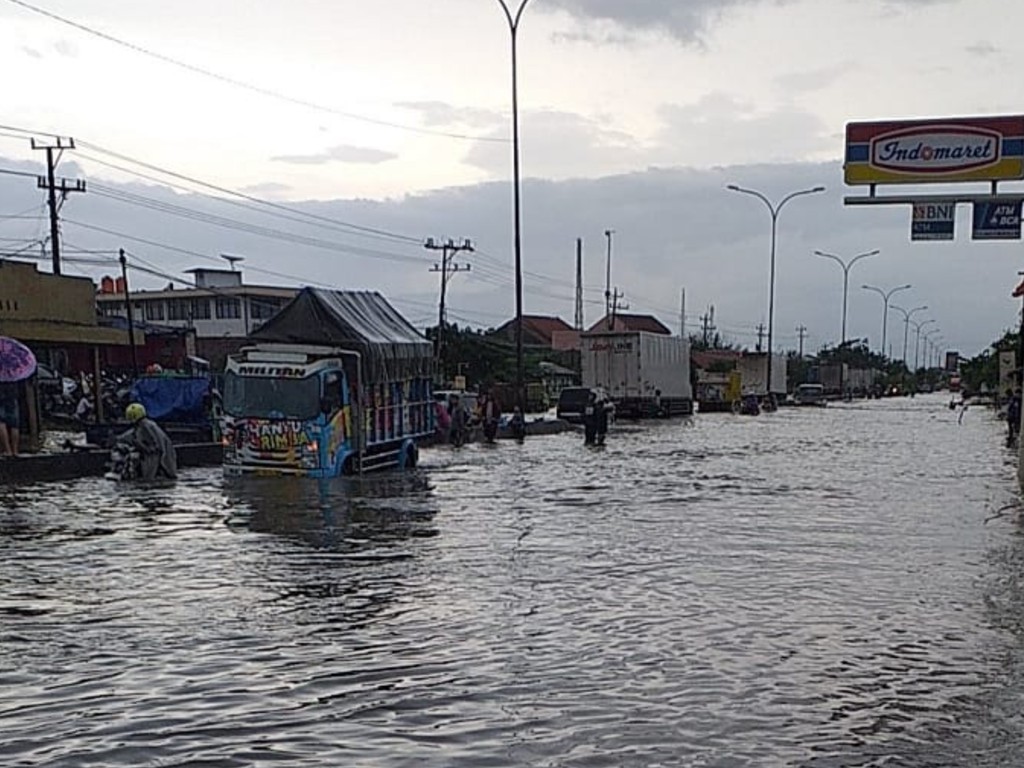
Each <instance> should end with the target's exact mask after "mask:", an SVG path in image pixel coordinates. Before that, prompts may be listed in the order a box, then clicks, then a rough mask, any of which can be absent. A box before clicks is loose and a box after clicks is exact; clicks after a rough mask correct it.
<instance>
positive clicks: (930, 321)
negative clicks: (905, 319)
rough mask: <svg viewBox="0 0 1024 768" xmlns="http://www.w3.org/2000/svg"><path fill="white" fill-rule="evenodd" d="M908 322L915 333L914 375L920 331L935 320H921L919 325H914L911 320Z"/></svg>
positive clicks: (919, 343) (919, 344)
mask: <svg viewBox="0 0 1024 768" xmlns="http://www.w3.org/2000/svg"><path fill="white" fill-rule="evenodd" d="M910 322H911V323H912V324H913V326H914V329H915V330H916V331H917V337H916V338H915V339H914V373H915V374H916V373H917V351H918V348H919V347H920V346H921V329H922V328H924V327H925V326H926V325H931V324H932V323H934V322H937V321H936V320H935V318H929V319H928V320H922V321H921V322H920V323H915V322H914V321H913V320H911V321H910Z"/></svg>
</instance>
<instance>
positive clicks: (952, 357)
mask: <svg viewBox="0 0 1024 768" xmlns="http://www.w3.org/2000/svg"><path fill="white" fill-rule="evenodd" d="M946 370H947V371H948V372H949V373H956V372H957V371H958V370H960V353H959V352H947V353H946Z"/></svg>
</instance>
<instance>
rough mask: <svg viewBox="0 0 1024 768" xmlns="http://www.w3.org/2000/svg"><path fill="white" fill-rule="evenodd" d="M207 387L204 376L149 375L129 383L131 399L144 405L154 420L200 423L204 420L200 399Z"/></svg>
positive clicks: (204, 411)
mask: <svg viewBox="0 0 1024 768" xmlns="http://www.w3.org/2000/svg"><path fill="white" fill-rule="evenodd" d="M209 391H210V380H209V379H208V378H205V377H204V378H186V377H177V376H166V377H165V376H152V377H145V378H141V379H139V380H138V381H136V382H135V383H134V384H132V400H133V401H134V402H137V403H142V404H143V405H144V406H145V407H146V414H147V415H148V416H149V417H150V418H151V419H155V420H156V421H173V422H176V423H180V424H200V423H205V422H206V420H207V416H206V409H205V408H204V407H203V400H204V399H205V397H206V394H207V392H209Z"/></svg>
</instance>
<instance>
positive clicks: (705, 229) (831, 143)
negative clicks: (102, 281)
mask: <svg viewBox="0 0 1024 768" xmlns="http://www.w3.org/2000/svg"><path fill="white" fill-rule="evenodd" d="M26 2H28V0H26ZM29 5H31V6H33V7H35V8H36V9H38V10H41V11H44V12H45V13H46V14H50V15H44V14H41V13H39V12H38V10H37V11H33V10H31V9H30V8H28V7H26V5H25V3H24V2H21V0H0V66H2V67H3V71H5V72H7V73H13V74H11V75H10V76H9V77H6V78H5V81H4V100H3V105H2V106H0V124H2V125H4V126H8V128H2V129H0V168H4V169H13V170H24V171H29V172H36V171H37V170H38V168H39V165H38V163H39V161H40V159H41V153H39V152H33V151H32V150H31V149H30V147H29V142H28V140H27V135H26V134H23V133H20V132H19V131H12V130H9V128H10V127H13V128H17V129H28V130H30V131H37V132H53V133H57V134H60V135H63V136H71V137H74V138H75V139H76V141H77V142H78V149H77V150H76V151H74V152H67V153H65V154H64V156H63V160H62V165H61V169H60V173H61V174H62V175H64V176H69V177H71V176H79V177H81V178H85V179H86V180H87V181H88V182H89V184H90V185H91V186H90V192H89V193H87V194H85V195H73V196H71V197H70V198H69V200H68V201H67V203H66V205H65V207H64V211H63V214H64V216H65V217H66V219H67V223H65V225H64V234H65V237H66V238H67V240H68V243H69V245H70V247H78V248H94V249H116V248H118V247H125V248H127V249H129V250H130V251H131V252H132V253H133V254H134V255H135V256H137V257H139V258H143V259H145V260H146V262H147V263H150V264H154V265H156V266H157V267H158V268H159V269H160V270H162V271H166V272H168V273H175V274H178V273H180V271H181V270H183V269H187V268H189V267H193V266H199V265H201V264H202V263H204V262H203V260H202V258H201V256H200V254H201V255H205V257H206V258H208V259H212V260H214V261H217V260H218V259H217V255H218V254H220V253H225V252H227V253H238V254H242V255H245V256H246V259H247V260H246V261H245V262H244V263H243V266H245V267H246V268H247V279H249V280H250V281H258V282H271V283H277V284H280V283H286V282H291V283H313V282H315V283H320V284H325V285H332V286H337V287H360V288H375V289H378V290H381V291H382V292H384V293H385V294H387V295H388V296H389V297H391V298H393V299H394V301H395V303H396V304H397V305H398V306H399V307H400V308H401V309H402V310H403V311H404V312H406V313H407V314H408V315H409V316H410V318H412V319H413V320H414V321H416V322H417V323H420V324H425V323H427V322H430V321H431V318H432V317H434V316H435V310H433V309H432V307H435V306H436V294H437V276H436V275H435V274H431V273H430V272H429V267H430V265H431V264H432V263H433V260H434V259H433V258H432V257H433V254H431V253H428V252H426V251H424V250H423V249H422V248H421V247H419V246H418V245H417V242H416V241H420V240H422V239H423V238H425V237H428V236H433V237H435V238H441V237H453V238H463V237H469V238H472V239H473V241H474V243H475V244H476V245H477V247H478V249H479V252H478V253H476V254H473V255H471V256H469V257H468V258H467V259H465V261H466V262H467V263H470V264H472V266H473V270H472V271H471V272H469V273H467V274H459V275H457V276H455V278H454V279H453V281H452V285H451V293H450V295H449V306H450V308H451V315H450V319H453V320H456V321H458V322H470V323H471V324H473V325H481V326H493V325H497V324H500V323H501V322H502V321H503V320H505V319H507V318H508V317H510V316H511V314H512V312H513V309H514V297H513V293H512V289H511V284H512V278H513V275H512V256H511V250H512V247H511V246H512V230H511V215H512V214H511V190H510V185H509V179H510V176H511V148H510V145H509V142H508V138H509V134H510V127H509V126H510V101H511V92H510V83H509V34H508V29H507V26H506V24H505V19H504V15H503V13H502V12H501V9H500V8H499V6H498V3H497V0H445V1H444V2H441V3H426V2H422V0H376V1H375V2H372V3H371V2H355V1H354V0H330V1H329V0H292V2H289V3H269V2H254V1H253V0H245V1H243V0H219V1H218V2H217V3H209V2H204V3H200V2H198V0H178V2H176V3H173V4H167V3H155V2H132V3H129V2H124V0H121V1H120V2H118V1H115V0H75V1H74V2H72V1H71V0H31V1H30V2H29ZM54 17H59V18H54ZM61 19H63V21H62V20H61ZM67 22H72V23H71V24H69V23H67ZM1022 25H1024V3H1021V2H1020V0H789V1H781V2H780V1H779V0H686V1H685V2H684V1H683V0H629V2H626V1H625V0H532V2H531V3H530V5H529V7H528V8H527V9H526V12H525V13H524V15H523V18H522V23H521V28H520V33H519V35H520V37H519V40H520V47H519V56H520V72H519V75H520V78H519V96H520V117H521V134H522V169H523V176H524V179H525V181H524V188H523V194H524V196H523V238H524V250H523V258H524V267H525V269H526V270H528V274H527V276H526V294H525V305H526V310H527V311H528V312H536V313H549V314H559V315H561V316H562V317H564V318H565V319H566V320H568V321H569V322H571V321H572V318H573V303H572V298H573V277H574V275H573V272H574V266H573V258H574V255H573V251H574V242H575V238H576V237H583V238H584V240H585V252H586V259H585V272H586V275H585V283H586V286H587V292H586V295H587V299H588V303H587V306H586V318H587V320H588V322H592V321H595V320H597V319H598V318H599V317H600V315H601V314H602V311H603V290H604V271H605V262H604V259H605V247H606V240H605V237H604V235H603V232H604V231H605V230H606V229H613V230H615V234H614V236H613V273H614V274H613V282H614V284H615V285H617V286H618V287H619V288H620V289H621V290H622V291H623V292H624V293H625V295H626V299H625V300H626V302H627V303H629V305H630V308H631V311H646V312H654V313H656V314H658V315H659V316H660V317H661V318H662V319H663V321H665V322H666V323H667V324H669V325H670V326H671V327H673V328H677V327H678V313H679V309H678V306H679V294H680V290H681V289H682V288H683V287H685V288H686V291H687V315H688V320H687V322H688V324H689V325H691V326H695V325H696V322H697V316H698V315H700V314H702V313H703V312H704V311H706V310H707V308H708V307H709V306H710V305H714V306H715V310H716V321H717V324H718V326H719V328H720V330H722V331H723V332H724V333H725V334H726V336H727V337H729V338H730V339H731V340H733V341H736V342H739V343H742V344H752V342H753V340H754V338H755V327H756V326H757V324H758V323H761V322H765V321H767V298H768V253H769V238H768V235H769V231H770V230H769V217H768V213H767V210H766V209H765V207H764V206H763V205H762V204H761V203H759V202H758V201H757V200H755V199H754V198H751V197H746V196H741V195H737V194H735V193H730V192H727V191H725V185H726V184H729V183H735V184H739V185H742V186H747V187H753V188H755V189H758V190H761V191H763V192H764V193H765V194H767V195H768V196H769V197H771V198H773V199H778V198H779V197H781V196H782V195H784V194H786V193H787V192H790V191H793V190H795V189H800V188H804V187H807V186H814V185H817V184H823V185H825V186H826V187H827V188H828V191H827V193H826V194H823V195H818V196H814V197H807V198H801V199H797V200H794V201H792V202H791V203H790V204H789V205H787V206H786V208H785V209H784V212H783V214H782V215H781V216H780V219H779V248H778V273H777V283H776V315H775V329H776V330H775V336H776V341H777V344H778V345H779V346H780V347H782V348H796V346H797V336H796V330H795V329H796V327H797V326H798V325H804V326H806V327H807V328H808V335H807V340H806V342H805V349H807V350H808V351H815V350H816V349H817V348H819V347H820V346H821V345H822V344H834V343H836V341H837V340H838V339H839V336H840V327H841V303H842V271H841V269H840V268H839V266H838V265H837V264H835V263H833V262H831V261H828V260H825V259H821V258H817V257H815V256H814V255H813V251H814V250H816V249H817V250H823V251H829V252H832V253H836V254H839V255H840V256H842V257H844V258H849V257H851V256H853V255H855V254H857V253H861V252H864V251H868V250H872V249H876V248H877V249H880V250H881V253H880V254H879V255H878V256H875V257H872V258H870V259H865V260H863V261H862V262H860V263H858V264H857V265H856V266H855V267H854V268H853V269H852V270H851V273H850V286H851V288H850V301H849V310H848V331H847V336H848V337H851V338H852V337H866V338H868V339H869V341H870V344H871V345H872V347H873V348H877V347H878V345H879V343H880V335H881V325H882V301H881V299H880V298H879V297H878V296H877V295H875V294H873V293H870V292H868V291H864V290H863V289H861V287H860V286H861V284H862V283H869V284H873V285H876V286H880V287H882V288H890V287H894V286H896V285H900V284H903V283H912V284H913V288H912V289H911V290H909V291H905V292H903V293H900V294H897V296H899V299H898V301H899V302H900V303H901V304H903V305H904V306H906V307H915V306H920V305H925V304H926V305H928V306H929V310H927V311H925V312H920V313H918V314H917V315H916V316H915V318H916V319H928V320H930V319H934V320H935V322H934V323H932V324H930V325H929V326H928V328H939V329H940V331H941V336H942V337H944V339H945V340H947V342H948V343H947V344H946V346H948V347H949V348H956V349H959V350H960V351H961V352H962V353H964V354H968V355H973V354H976V353H977V352H979V351H981V350H982V349H983V348H984V347H985V346H987V345H988V343H989V342H990V341H992V340H993V339H994V338H995V337H997V336H998V335H1000V334H1001V333H1002V332H1003V330H1004V329H1006V328H1007V327H1009V326H1011V325H1014V324H1015V323H1016V322H1017V311H1018V308H1019V307H1018V302H1016V301H1014V300H1012V299H1011V298H1010V291H1011V290H1012V288H1013V286H1014V284H1015V283H1016V281H1017V279H1018V278H1017V275H1016V271H1017V269H1018V268H1020V267H1021V266H1022V260H1021V259H1020V258H1019V256H1018V255H1017V253H1018V251H1019V250H1020V249H1021V243H1019V242H1017V243H1012V244H999V243H971V242H970V239H969V230H970V213H969V211H968V210H967V209H966V206H961V208H963V210H961V211H960V217H959V220H958V234H957V239H956V241H954V242H952V243H939V244H921V243H914V244H912V243H910V242H909V234H908V233H909V217H910V213H909V211H908V210H907V209H906V208H901V207H896V206H885V207H874V208H870V209H869V208H851V207H846V206H844V205H843V197H844V196H845V195H850V194H861V193H862V190H860V189H854V188H844V185H843V180H842V169H841V160H842V154H843V130H844V126H845V124H846V123H847V122H849V121H853V120H870V119H889V118H908V117H930V116H936V117H938V116H950V115H973V114H1013V113H1018V112H1021V111H1022V110H1024V99H1022V98H1021V96H1022V93H1021V91H1022V89H1024V86H1022V85H1021V81H1020V78H1018V77H1017V76H1016V74H1015V72H1016V69H1015V67H1014V66H1013V62H1015V61H1019V60H1020V59H1021V55H1020V54H1021V53H1022V49H1024V43H1022V42H1021V41H1020V39H1019V38H1020V35H1019V30H1020V29H1021V28H1022ZM40 135H41V133H40ZM111 153H116V154H118V155H122V156H124V157H122V158H118V157H116V156H115V154H111ZM125 157H126V158H130V160H126V159H124V158H125ZM133 161H145V162H146V163H148V164H149V165H150V166H156V167H157V168H160V169H167V170H172V171H175V172H177V173H179V174H183V175H185V176H188V177H193V178H197V179H201V180H203V181H207V182H210V183H212V184H215V185H218V186H221V187H225V188H230V189H235V190H244V191H247V192H249V193H250V194H253V195H258V196H260V197H263V198H267V199H272V200H275V201H279V202H281V203H284V204H287V205H289V206H292V205H294V206H297V207H300V208H302V209H304V210H308V211H314V212H316V213H318V214H319V215H323V216H328V217H331V218H334V219H338V220H343V221H345V222H348V223H352V224H356V225H360V226H363V227H370V228H374V229H378V230H383V231H386V232H388V233H393V234H398V235H400V236H402V237H403V238H407V239H399V238H395V237H380V236H371V235H372V234H373V233H366V232H364V233H363V234H362V235H360V236H357V235H355V234H353V233H352V230H348V231H343V229H342V228H338V227H337V226H334V227H333V228H331V227H329V226H327V225H326V223H325V222H321V223H323V224H325V226H323V227H313V226H309V225H306V224H301V223H299V222H296V221H289V220H287V219H283V218H275V217H272V216H270V215H268V214H266V213H262V214H261V213H258V212H256V211H255V210H252V209H244V208H240V207H237V206H231V205H226V204H224V203H222V202H218V201H216V200H213V199H211V198H205V197H200V196H197V195H196V194H194V192H195V190H197V188H196V187H195V185H194V184H191V183H186V182H184V181H183V180H182V179H180V178H179V179H172V178H171V177H168V176H165V175H163V174H161V173H159V172H158V171H156V170H154V169H153V168H146V167H143V166H141V165H138V164H137V163H135V162H133ZM112 165H114V166H120V168H121V170H119V169H117V168H114V167H111V166H112ZM139 174H145V175H147V176H149V177H151V178H145V177H142V176H140V175H139ZM158 182H161V183H162V184H163V186H160V185H158ZM172 183H173V184H177V185H179V187H180V188H179V189H178V190H177V191H173V190H171V189H170V186H169V185H170V184H172ZM1018 187H1019V185H1018ZM1010 188H1012V185H1008V186H1007V189H1010ZM188 189H191V190H193V192H192V193H189V192H187V191H186V190H188ZM975 189H978V188H975ZM205 191H207V192H210V190H209V189H206V190H205ZM126 193H127V194H129V195H140V196H142V197H132V198H130V199H131V201H132V203H133V204H129V203H127V202H126V201H125V195H126ZM155 201H160V203H161V204H166V203H168V202H172V203H173V204H174V205H176V206H181V207H183V208H184V209H186V211H185V212H186V213H187V214H190V215H193V216H194V214H196V213H197V212H202V213H203V214H216V215H217V216H221V217H226V218H229V219H231V220H232V222H228V223H234V224H237V222H239V221H241V222H246V223H247V224H248V225H256V226H259V227H263V228H264V230H263V231H262V233H261V234H259V235H257V234H254V233H252V232H251V231H250V232H242V231H239V229H238V228H237V227H235V228H225V227H219V226H215V225H213V224H212V223H210V220H209V219H208V218H207V219H206V221H205V222H200V221H198V220H196V218H195V217H193V218H183V217H182V216H180V215H170V214H169V213H168V212H167V210H166V207H165V209H164V211H163V212H158V211H155V210H153V206H154V205H155ZM41 202H42V201H41V193H40V192H39V191H38V190H36V189H35V187H34V183H33V181H32V179H29V178H24V177H19V176H13V175H0V217H3V216H8V217H10V216H12V215H16V214H23V215H25V216H35V215H37V214H38V213H39V209H38V206H39V204H40V203H41ZM140 202H141V203H142V204H144V205H147V206H150V207H146V208H144V207H140V205H139V203H140ZM175 211H176V213H178V214H181V213H182V211H181V210H178V209H175ZM282 213H283V212H282ZM286 215H287V214H286ZM72 222H75V223H72ZM41 223H42V222H41V221H40V220H38V219H34V218H0V238H3V239H0V249H5V248H6V249H10V250H17V249H18V248H22V247H25V245H26V243H27V242H28V241H29V240H32V239H34V238H37V237H39V233H40V232H41V231H43V230H42V229H41ZM221 223H225V222H223V221H222V222H221ZM89 227H100V228H102V229H105V230H109V231H111V232H117V233H120V234H116V235H115V234H109V233H105V232H102V231H99V230H97V229H90V228H89ZM267 229H274V230H277V231H278V234H279V233H280V230H287V231H288V232H292V233H296V234H301V235H302V236H303V237H305V238H317V239H318V241H321V242H318V244H317V245H318V246H319V247H314V245H313V244H311V243H310V242H309V241H308V240H306V241H305V242H304V243H301V244H300V243H297V242H294V240H293V241H291V242H289V241H286V240H281V239H273V238H270V237H267V236H266V235H267V234H268V233H267V231H266V230H267ZM129 236H130V237H134V238H140V239H142V240H149V241H151V243H149V244H147V243H143V242H140V241H139V240H138V239H136V240H131V239H129ZM152 243H160V244H161V245H166V246H173V247H176V248H179V249H181V250H184V251H190V252H194V253H182V252H180V251H174V250H170V249H167V248H162V247H159V246H157V245H154V244H152ZM205 263H213V262H205ZM72 268H73V269H76V270H79V271H80V272H81V273H85V274H89V275H99V274H103V273H104V272H105V271H110V270H108V269H107V268H106V267H104V266H97V265H86V264H75V265H72V264H70V263H69V265H68V271H69V272H70V273H74V272H72ZM256 270H265V271H264V272H257V271H256ZM267 272H274V273H277V274H276V275H269V274H267ZM281 275H285V276H286V277H281ZM136 282H137V284H138V285H140V286H149V287H155V286H157V285H163V284H164V283H166V280H162V279H161V278H157V277H154V276H148V275H147V276H137V278H136ZM893 301H894V302H896V301H897V299H896V298H894V299H893ZM435 322H436V320H435ZM888 331H889V332H888V340H889V342H890V344H891V345H892V351H893V353H894V354H895V356H897V357H899V356H901V354H902V341H903V339H902V331H903V322H902V319H901V318H900V316H899V315H898V314H896V313H892V314H891V315H890V322H889V328H888ZM913 342H914V338H913V332H912V333H911V340H910V347H911V356H912V355H913Z"/></svg>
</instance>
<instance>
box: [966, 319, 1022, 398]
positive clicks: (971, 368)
mask: <svg viewBox="0 0 1024 768" xmlns="http://www.w3.org/2000/svg"><path fill="white" fill-rule="evenodd" d="M1019 341H1020V335H1019V334H1018V333H1017V332H1016V331H1006V333H1004V334H1003V335H1002V337H1001V338H999V339H998V340H996V341H994V342H992V346H991V347H989V348H988V349H986V350H985V351H984V352H982V353H981V354H980V355H976V356H975V357H972V358H971V359H970V360H966V361H964V362H962V363H961V364H960V377H961V380H962V382H963V387H964V390H965V391H967V392H978V391H980V390H982V389H987V390H989V391H990V392H995V391H996V388H997V387H998V386H999V352H1000V351H1002V350H1017V349H1019V347H1018V344H1019Z"/></svg>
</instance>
